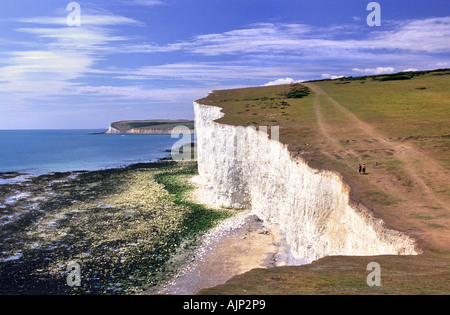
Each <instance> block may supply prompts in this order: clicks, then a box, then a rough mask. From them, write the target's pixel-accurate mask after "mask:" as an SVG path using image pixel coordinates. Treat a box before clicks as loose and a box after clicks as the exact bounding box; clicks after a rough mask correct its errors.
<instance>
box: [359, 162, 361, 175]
mask: <svg viewBox="0 0 450 315" xmlns="http://www.w3.org/2000/svg"><path fill="white" fill-rule="evenodd" d="M361 168H362V167H361V164H359V175H361Z"/></svg>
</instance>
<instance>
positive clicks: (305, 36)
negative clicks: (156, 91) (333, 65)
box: [134, 17, 450, 58]
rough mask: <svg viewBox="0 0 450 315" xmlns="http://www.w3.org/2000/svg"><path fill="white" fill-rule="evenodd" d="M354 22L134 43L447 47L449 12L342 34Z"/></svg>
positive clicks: (283, 50) (319, 50) (286, 49)
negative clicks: (387, 27) (363, 33)
mask: <svg viewBox="0 0 450 315" xmlns="http://www.w3.org/2000/svg"><path fill="white" fill-rule="evenodd" d="M357 28H358V27H357V26H355V25H341V26H330V27H313V26H309V25H305V24H286V23H277V24H274V23H260V24H253V25H251V26H250V27H249V28H245V29H236V30H231V31H227V32H223V33H213V34H202V35H198V36H196V37H194V38H192V39H191V40H187V41H182V42H177V43H173V44H169V45H166V46H158V45H147V46H145V45H144V46H141V47H140V46H135V47H134V49H136V50H141V51H143V50H147V51H148V52H160V51H176V50H185V51H188V52H191V53H195V54H199V55H206V56H219V55H232V54H239V55H242V54H268V53H274V54H293V55H297V56H302V55H306V56H309V57H314V56H319V57H322V58H323V57H327V58H329V56H330V54H333V55H334V56H339V58H346V56H349V57H348V58H353V57H354V56H358V55H359V54H363V53H366V52H372V51H376V50H379V49H387V50H400V51H402V52H413V53H417V52H423V53H442V52H450V41H449V40H448V38H449V37H450V17H443V18H431V19H417V20H405V21H397V22H394V23H392V27H391V28H390V30H388V31H380V30H377V29H376V30H373V31H371V32H370V33H369V34H368V36H366V38H361V39H353V38H347V39H345V38H342V34H352V33H353V32H357Z"/></svg>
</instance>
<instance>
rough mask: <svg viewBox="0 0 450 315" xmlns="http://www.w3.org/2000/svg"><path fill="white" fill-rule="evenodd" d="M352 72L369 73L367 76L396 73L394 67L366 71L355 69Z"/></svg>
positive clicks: (367, 69)
mask: <svg viewBox="0 0 450 315" xmlns="http://www.w3.org/2000/svg"><path fill="white" fill-rule="evenodd" d="M352 71H354V72H362V73H367V74H384V73H392V72H394V71H395V69H394V68H393V67H377V68H366V69H359V68H353V69H352Z"/></svg>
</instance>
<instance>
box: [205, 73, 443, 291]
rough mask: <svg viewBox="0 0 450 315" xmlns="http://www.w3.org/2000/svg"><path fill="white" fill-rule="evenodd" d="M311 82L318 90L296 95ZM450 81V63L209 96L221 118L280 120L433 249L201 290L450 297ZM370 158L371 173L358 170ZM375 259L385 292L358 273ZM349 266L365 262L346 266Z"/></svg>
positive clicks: (284, 130)
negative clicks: (445, 66) (435, 67)
mask: <svg viewBox="0 0 450 315" xmlns="http://www.w3.org/2000/svg"><path fill="white" fill-rule="evenodd" d="M302 86H306V87H307V88H309V93H299V94H303V95H298V93H295V92H296V91H298V90H299V89H300V88H301V87H302ZM449 86H450V69H440V70H435V71H424V72H408V73H400V74H390V75H377V76H366V77H358V78H341V79H338V80H321V81H314V82H304V83H303V84H301V85H298V84H296V85H282V86H269V87H254V88H244V89H236V90H222V91H215V92H214V93H212V94H210V95H209V96H208V97H206V98H204V99H201V100H199V102H200V103H202V104H207V105H214V106H219V107H221V108H222V111H223V112H224V113H225V116H224V117H223V118H221V119H220V120H218V122H220V123H224V124H231V125H242V126H248V125H255V126H279V127H280V141H281V142H282V143H285V144H287V145H288V149H289V151H290V152H291V155H292V156H293V157H297V156H301V157H302V159H304V160H305V161H306V162H307V163H308V164H309V165H311V166H312V167H314V168H318V169H327V170H331V171H336V172H338V173H340V174H341V175H342V177H343V179H344V181H345V182H346V183H347V184H348V185H349V186H350V188H351V191H350V197H351V199H352V201H354V202H355V203H361V204H363V205H365V206H366V207H367V208H368V209H371V210H372V211H373V213H374V215H375V216H377V217H380V218H382V219H383V220H384V221H385V222H386V223H387V224H388V226H390V227H392V228H394V229H397V230H400V231H403V232H405V233H408V234H410V235H411V236H412V237H414V238H415V239H416V240H417V241H418V244H419V246H420V249H421V250H422V251H423V254H421V255H419V256H405V257H402V256H389V257H387V256H376V257H372V258H364V257H326V258H323V259H321V260H319V261H317V262H314V263H313V264H311V265H307V266H302V267H283V268H274V269H271V270H265V269H257V270H253V271H252V272H250V273H249V274H244V275H241V276H239V277H236V278H235V279H233V280H232V281H230V282H229V283H228V284H226V285H224V286H220V287H217V288H214V289H208V290H203V291H202V292H201V293H202V294H209V293H212V294H221V293H225V294H228V293H233V294H236V293H238V294H241V293H242V292H243V291H242V289H243V288H245V290H246V292H247V294H279V293H282V294H301V293H306V294H311V293H338V294H345V293H350V294H353V293H374V294H377V293H389V294H395V293H397V294H398V293H411V294H417V293H419V294H420V293H444V294H448V293H449V292H450V287H449V283H450V270H449V266H450V264H449V262H450V260H449V258H450V221H449V220H450V208H449V207H450V181H449V179H448V178H449V177H448V175H449V171H450V158H449V149H450V88H449ZM296 94H297V96H298V97H295V95H296ZM305 94H308V95H305ZM292 96H294V98H292ZM363 163H364V164H366V165H367V169H368V172H367V173H368V174H367V176H360V175H359V174H358V171H357V166H358V164H363ZM368 259H372V261H377V262H379V263H380V265H381V267H382V270H383V279H385V282H384V283H385V286H384V287H383V288H381V289H378V290H371V289H368V288H367V285H366V284H365V281H363V282H361V279H359V280H357V278H358V277H359V278H361V277H362V275H364V274H366V275H367V273H368V272H367V271H366V270H365V266H366V265H367V260H368ZM347 264H352V265H355V264H356V265H355V266H358V267H354V268H349V269H345V267H344V266H345V265H347ZM419 266H420V268H419ZM355 268H356V269H355ZM325 271H326V272H325ZM357 274H358V275H359V276H357ZM324 277H325V278H326V279H325V280H324ZM355 277H356V278H355ZM349 279H350V280H349ZM355 281H356V282H355ZM320 283H324V284H323V285H321V284H320ZM355 283H359V285H356V284H355ZM388 283H389V286H387V284H388Z"/></svg>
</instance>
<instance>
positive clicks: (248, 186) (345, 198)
mask: <svg viewBox="0 0 450 315" xmlns="http://www.w3.org/2000/svg"><path fill="white" fill-rule="evenodd" d="M194 109H195V118H196V119H195V127H196V135H197V156H198V169H199V176H198V177H197V178H196V179H195V181H196V182H197V183H200V184H201V187H200V188H199V189H200V191H199V193H198V194H197V195H198V197H200V198H201V199H202V200H201V201H202V202H204V203H207V204H213V205H216V206H223V207H231V208H245V209H251V211H252V212H253V213H254V214H256V215H258V216H259V217H260V218H261V219H263V220H265V221H266V222H271V223H275V224H278V225H279V226H280V229H281V231H282V232H283V233H284V234H285V238H286V242H287V244H288V246H289V250H290V254H291V255H292V258H294V259H295V260H306V261H308V262H310V261H313V260H316V259H318V258H321V257H324V256H329V255H358V256H360V255H384V254H393V255H415V254H419V251H420V250H419V249H416V248H417V247H416V242H415V241H414V240H413V239H412V238H410V237H409V236H408V235H406V234H404V233H401V232H399V231H396V230H393V229H390V228H388V227H386V225H385V224H384V222H383V221H382V220H381V219H378V218H375V217H374V216H373V215H372V213H371V212H370V211H369V210H368V209H366V208H365V207H363V206H360V205H354V204H353V203H351V202H350V200H349V187H348V186H347V185H346V184H345V183H344V182H343V181H342V177H341V176H340V175H339V174H337V173H334V172H329V171H318V170H315V169H312V168H310V167H309V166H308V165H307V164H306V163H305V162H304V161H303V160H301V159H300V158H293V157H291V155H290V154H289V151H288V150H287V148H286V146H285V145H283V144H282V143H280V142H279V141H276V140H272V139H270V138H269V135H268V134H267V133H265V132H261V131H257V130H256V129H255V128H252V127H245V128H244V127H238V126H231V125H225V124H220V123H217V122H215V120H217V119H219V118H221V117H222V116H223V113H222V112H221V108H219V107H215V106H208V105H202V104H198V103H194Z"/></svg>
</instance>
